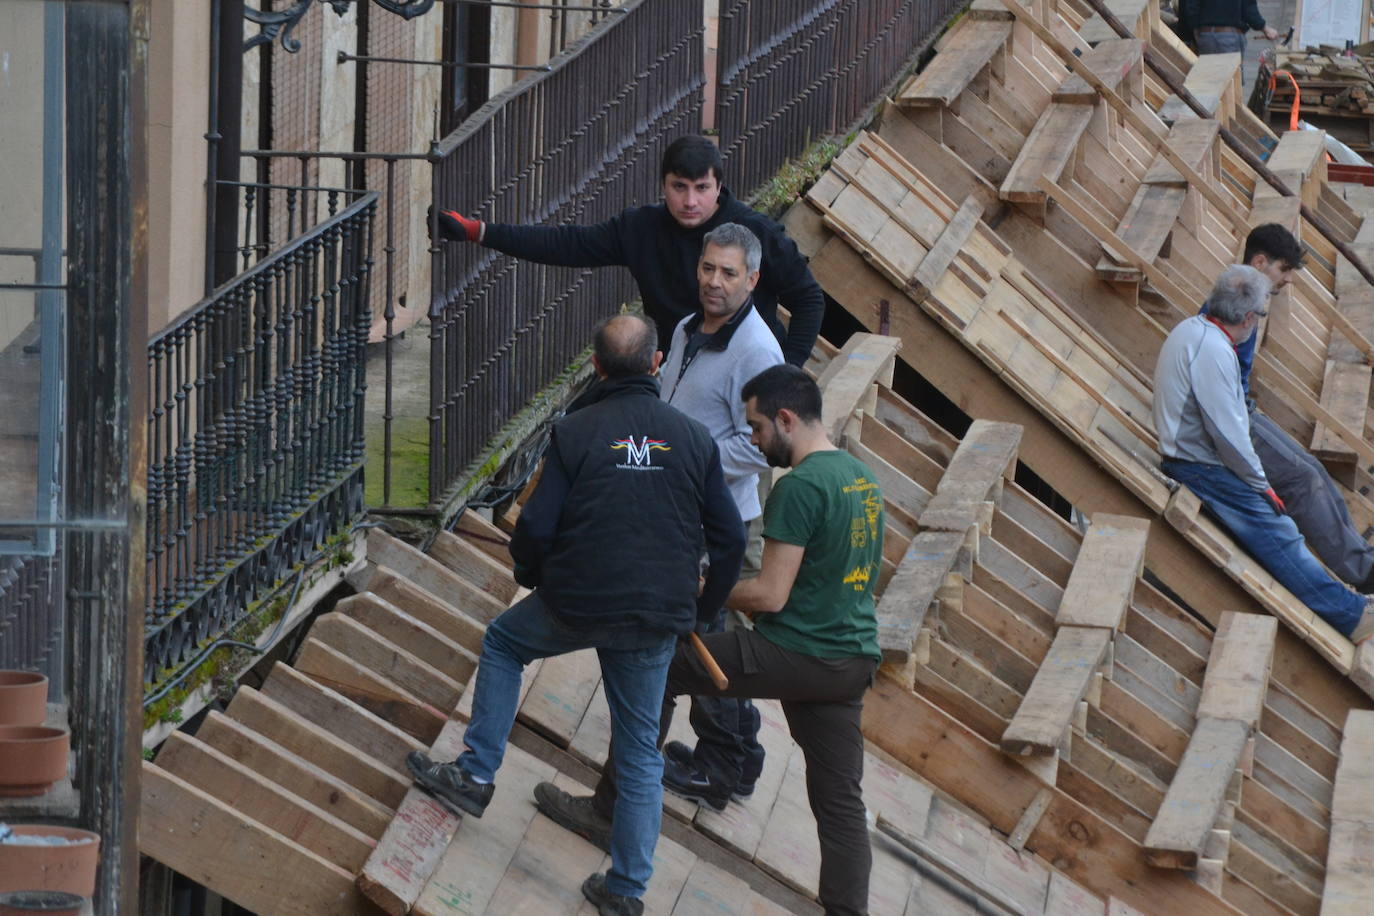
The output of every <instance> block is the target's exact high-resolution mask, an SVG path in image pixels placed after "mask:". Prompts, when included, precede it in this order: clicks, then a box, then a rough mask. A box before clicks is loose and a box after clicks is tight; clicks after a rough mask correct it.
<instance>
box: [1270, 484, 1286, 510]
mask: <svg viewBox="0 0 1374 916" xmlns="http://www.w3.org/2000/svg"><path fill="white" fill-rule="evenodd" d="M1264 495H1265V498H1267V499H1268V500H1269V505H1271V506H1273V507H1274V511H1275V512H1277V513H1278V514H1279V515H1287V514H1288V507H1287V506H1285V505H1284V504H1283V500H1281V499H1279V494H1277V493H1275V492H1274V488H1273V487H1270V488H1269V489H1267V490H1265V491H1264Z"/></svg>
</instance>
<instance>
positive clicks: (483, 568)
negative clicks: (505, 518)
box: [429, 531, 520, 605]
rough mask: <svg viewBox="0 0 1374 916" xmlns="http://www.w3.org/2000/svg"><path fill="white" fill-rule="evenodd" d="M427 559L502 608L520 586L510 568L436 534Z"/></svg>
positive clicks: (457, 540)
mask: <svg viewBox="0 0 1374 916" xmlns="http://www.w3.org/2000/svg"><path fill="white" fill-rule="evenodd" d="M429 555H430V556H431V557H433V558H434V559H436V560H438V561H439V562H440V563H442V564H444V565H445V566H447V567H448V568H449V569H451V570H453V571H454V572H456V573H457V574H458V575H460V576H462V577H463V578H464V579H467V580H468V581H469V582H471V583H472V584H473V585H475V586H477V587H478V588H479V589H481V590H482V591H484V592H486V593H487V594H488V595H491V596H492V597H493V598H495V599H496V600H497V601H499V602H501V603H502V604H506V605H509V604H510V603H511V602H512V601H514V600H515V592H516V590H517V589H518V588H519V587H520V586H518V585H516V584H515V579H513V578H512V577H511V570H510V567H508V566H505V565H504V564H501V563H498V562H496V560H494V559H492V558H491V557H490V556H488V555H487V554H486V552H485V551H483V550H479V549H478V548H477V547H476V546H475V545H474V544H473V543H472V542H471V541H468V540H466V539H465V538H460V537H458V536H457V535H456V534H453V533H452V532H450V531H440V532H439V533H438V534H436V535H435V536H434V543H433V544H431V545H430V547H429Z"/></svg>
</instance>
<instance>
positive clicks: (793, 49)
mask: <svg viewBox="0 0 1374 916" xmlns="http://www.w3.org/2000/svg"><path fill="white" fill-rule="evenodd" d="M966 5H967V0H794V2H790V3H778V2H776V0H720V31H719V34H718V41H717V57H716V61H717V71H716V72H717V80H718V86H717V90H716V127H717V128H718V129H719V130H720V146H721V152H722V153H723V154H724V157H725V163H726V169H727V171H728V173H729V175H730V179H731V181H732V182H733V183H734V184H735V186H736V187H738V188H740V189H742V190H752V189H755V188H758V187H759V186H760V185H761V184H762V183H763V182H765V181H767V180H768V179H769V178H770V177H772V175H773V174H774V173H775V172H776V171H777V170H778V169H779V168H780V167H781V166H782V164H783V163H784V162H785V161H786V160H787V159H788V157H790V156H794V155H796V154H798V153H800V152H801V151H802V150H804V149H805V148H806V147H807V145H808V144H809V143H810V142H812V141H814V140H817V139H819V138H821V137H823V136H826V135H831V134H843V133H846V132H848V131H849V130H850V129H851V128H852V127H853V126H854V125H855V124H856V122H857V121H858V120H859V119H860V118H862V117H863V116H864V115H865V114H866V112H867V111H868V109H869V107H870V106H872V105H873V103H874V102H875V101H877V100H878V99H879V98H880V97H881V96H882V93H883V92H884V91H886V90H887V89H888V87H889V86H890V85H891V84H892V82H893V81H894V80H895V79H896V78H897V77H898V76H900V75H901V74H902V72H903V71H904V70H905V69H906V67H907V65H908V64H909V63H910V62H911V59H912V57H913V55H914V54H915V53H916V52H917V51H918V50H919V48H920V46H921V43H922V42H923V41H924V40H925V39H926V38H928V37H931V36H933V35H936V34H938V32H939V29H940V25H941V24H942V23H943V21H944V20H945V19H946V18H948V17H949V16H950V15H951V14H952V13H954V12H955V11H956V10H959V9H962V8H963V7H964V6H966Z"/></svg>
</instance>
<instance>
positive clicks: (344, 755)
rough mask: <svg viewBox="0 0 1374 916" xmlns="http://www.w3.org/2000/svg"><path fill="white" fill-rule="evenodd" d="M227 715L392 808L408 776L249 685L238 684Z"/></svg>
mask: <svg viewBox="0 0 1374 916" xmlns="http://www.w3.org/2000/svg"><path fill="white" fill-rule="evenodd" d="M228 712H229V716H230V717H231V718H234V719H237V720H238V721H239V722H242V723H243V724H244V725H246V726H248V727H249V728H251V729H253V730H254V731H257V732H259V733H261V734H262V735H265V736H266V737H268V738H270V739H272V740H273V741H275V742H277V743H278V744H280V745H281V746H282V747H284V748H286V749H287V750H289V751H291V752H293V753H295V754H298V755H299V756H301V757H303V758H305V759H306V760H308V761H310V762H311V763H313V764H315V765H316V766H318V767H320V768H321V769H323V770H324V771H325V772H327V773H332V774H334V775H335V776H337V777H339V778H340V779H342V780H343V781H344V782H346V783H348V784H349V785H350V786H353V787H355V788H357V789H361V790H362V791H363V792H365V793H366V794H367V795H368V796H370V797H371V798H375V799H376V800H377V801H379V802H381V803H382V804H384V805H386V806H387V807H389V808H395V807H396V805H398V804H400V801H401V799H402V798H404V797H405V793H406V788H407V787H408V786H409V785H410V779H409V778H407V777H405V776H402V775H401V774H400V773H399V772H397V771H396V770H394V769H393V768H391V767H389V766H387V765H386V764H384V763H382V762H380V761H378V760H374V759H373V758H371V757H368V756H367V755H366V754H364V753H363V752H362V751H359V750H357V749H356V748H354V747H353V746H351V745H349V744H347V743H345V742H344V741H343V740H342V739H340V738H336V737H334V736H333V735H331V734H330V733H329V732H327V731H325V730H324V729H322V728H320V727H319V726H317V725H315V724H314V723H313V722H310V721H309V720H308V719H304V718H302V717H301V716H298V715H296V714H295V713H294V712H292V711H291V710H290V709H288V708H287V707H285V706H282V705H281V704H280V703H278V702H277V701H276V700H273V699H271V698H270V697H267V696H264V695H263V694H261V693H259V692H258V691H256V690H254V689H253V688H252V687H248V686H241V687H239V689H238V692H237V693H235V694H234V699H233V700H231V701H230V703H229V710H228Z"/></svg>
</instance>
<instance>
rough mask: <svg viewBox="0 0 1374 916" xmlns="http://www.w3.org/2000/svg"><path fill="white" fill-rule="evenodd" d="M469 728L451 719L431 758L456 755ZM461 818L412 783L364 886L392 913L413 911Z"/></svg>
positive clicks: (364, 874)
mask: <svg viewBox="0 0 1374 916" xmlns="http://www.w3.org/2000/svg"><path fill="white" fill-rule="evenodd" d="M466 730H467V727H466V725H465V724H464V723H462V722H458V721H455V720H450V721H449V722H448V724H446V725H445V726H444V728H443V730H442V731H441V732H440V733H439V737H438V738H436V739H435V741H434V745H433V747H431V748H429V749H428V753H429V756H430V759H432V760H438V761H440V762H443V763H447V762H448V761H451V760H456V759H457V758H458V754H459V753H460V752H461V751H462V748H463V734H464V732H465V731H466ZM494 797H495V796H493V798H494ZM460 820H461V818H459V816H458V815H456V814H454V813H453V812H452V811H449V810H448V809H447V808H445V807H444V806H443V805H441V804H440V803H439V802H437V801H435V800H434V799H433V798H431V797H430V796H429V794H428V793H427V792H424V791H422V790H421V789H419V788H416V787H414V786H412V787H411V788H410V789H408V790H407V791H406V795H405V798H404V799H402V801H401V804H400V805H399V806H398V807H397V808H396V816H395V817H394V818H393V819H392V821H391V823H390V824H388V825H387V828H386V832H385V833H384V834H382V837H381V839H380V840H379V841H378V842H377V848H376V850H375V851H374V852H373V853H372V855H371V856H369V857H368V859H367V862H366V864H365V865H364V866H363V868H362V870H361V871H360V872H359V873H358V888H359V889H360V890H361V891H362V892H363V894H365V895H366V896H367V898H368V899H369V900H371V901H372V902H373V903H375V904H377V905H378V906H379V907H381V908H382V909H383V910H385V911H386V912H387V913H390V914H392V916H400V914H403V913H408V912H410V909H411V907H413V906H414V905H415V901H416V900H417V899H418V898H419V896H420V894H421V893H422V892H423V891H424V889H425V885H426V884H428V883H429V881H430V879H431V878H432V877H433V875H434V873H435V871H436V869H437V868H438V867H439V863H440V861H441V860H442V858H443V856H444V854H445V851H446V850H447V849H448V848H449V844H450V843H451V842H452V841H453V836H454V834H455V833H456V832H457V831H458V826H459V823H460Z"/></svg>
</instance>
